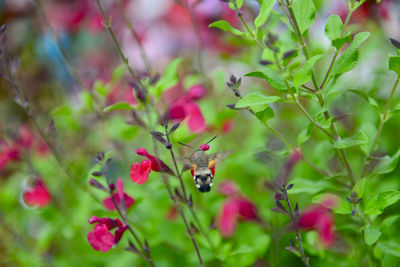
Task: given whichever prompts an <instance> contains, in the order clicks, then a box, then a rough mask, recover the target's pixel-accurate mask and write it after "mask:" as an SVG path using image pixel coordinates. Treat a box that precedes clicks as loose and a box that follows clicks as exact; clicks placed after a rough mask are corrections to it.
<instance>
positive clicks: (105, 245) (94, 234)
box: [87, 224, 114, 252]
mask: <svg viewBox="0 0 400 267" xmlns="http://www.w3.org/2000/svg"><path fill="white" fill-rule="evenodd" d="M87 238H88V241H89V244H90V245H91V246H92V247H93V249H94V250H96V251H99V250H101V252H106V251H108V250H109V249H110V248H111V247H112V246H113V245H114V236H113V234H111V233H110V232H109V231H108V228H107V226H106V225H105V224H97V225H95V226H94V229H93V231H90V232H89V233H88V235H87Z"/></svg>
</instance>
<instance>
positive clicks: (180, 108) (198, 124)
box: [166, 85, 207, 133]
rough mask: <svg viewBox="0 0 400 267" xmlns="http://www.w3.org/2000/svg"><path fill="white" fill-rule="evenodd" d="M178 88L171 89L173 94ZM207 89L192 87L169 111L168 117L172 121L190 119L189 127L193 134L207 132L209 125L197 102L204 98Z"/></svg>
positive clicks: (197, 86) (198, 86)
mask: <svg viewBox="0 0 400 267" xmlns="http://www.w3.org/2000/svg"><path fill="white" fill-rule="evenodd" d="M175 90H177V89H176V88H173V89H171V92H172V93H173V92H174V91H175ZM205 93H206V89H205V88H204V87H203V86H202V85H195V86H192V87H191V88H190V89H189V90H188V91H187V92H186V93H185V94H184V95H183V96H182V97H180V98H178V99H176V100H175V102H173V103H172V104H171V105H170V107H169V108H168V110H167V114H166V117H167V119H171V120H179V121H183V120H184V119H186V118H187V119H188V127H189V129H190V130H191V131H192V132H195V133H199V132H203V131H204V130H206V128H207V125H206V122H205V119H204V117H203V114H202V112H201V109H200V107H199V106H198V104H197V103H196V102H195V100H198V99H200V98H202V97H203V96H204V95H205Z"/></svg>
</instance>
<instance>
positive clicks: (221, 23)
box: [208, 20, 245, 35]
mask: <svg viewBox="0 0 400 267" xmlns="http://www.w3.org/2000/svg"><path fill="white" fill-rule="evenodd" d="M208 27H211V28H218V29H220V30H223V31H226V32H231V33H233V34H235V35H244V34H245V33H244V32H241V31H240V30H238V29H235V28H233V27H232V26H231V25H230V24H229V22H227V21H225V20H218V21H215V22H213V23H211V24H210V25H208Z"/></svg>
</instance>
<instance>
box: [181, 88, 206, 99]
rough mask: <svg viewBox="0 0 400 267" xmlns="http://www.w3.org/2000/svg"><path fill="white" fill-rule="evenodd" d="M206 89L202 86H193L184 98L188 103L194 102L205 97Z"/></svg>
mask: <svg viewBox="0 0 400 267" xmlns="http://www.w3.org/2000/svg"><path fill="white" fill-rule="evenodd" d="M205 94H206V89H205V88H204V86H203V85H193V86H192V87H190V88H189V90H188V91H187V93H186V95H185V98H186V99H187V100H189V101H195V100H198V99H201V98H203V97H204V96H205Z"/></svg>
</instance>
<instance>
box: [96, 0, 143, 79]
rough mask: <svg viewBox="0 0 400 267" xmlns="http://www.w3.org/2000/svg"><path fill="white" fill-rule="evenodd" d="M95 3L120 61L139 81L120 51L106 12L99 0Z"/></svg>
mask: <svg viewBox="0 0 400 267" xmlns="http://www.w3.org/2000/svg"><path fill="white" fill-rule="evenodd" d="M97 5H98V7H99V9H100V12H101V15H102V16H103V20H104V27H105V28H106V29H107V31H108V33H109V34H110V36H111V39H112V41H113V43H114V46H115V48H116V49H117V51H118V54H119V55H120V57H121V59H122V61H123V62H124V64H125V67H126V68H127V69H128V71H129V73H130V75H131V76H132V78H133V79H135V80H136V81H137V82H138V83H140V79H139V77H138V76H137V75H136V74H135V72H134V71H133V69H132V68H131V66H130V65H129V62H128V58H126V57H125V55H124V53H123V52H122V49H121V46H120V45H119V43H118V41H117V38H116V37H115V34H114V31H113V30H112V28H111V21H110V20H109V19H108V18H107V16H106V13H105V12H104V9H103V6H102V5H101V2H100V0H97Z"/></svg>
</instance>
